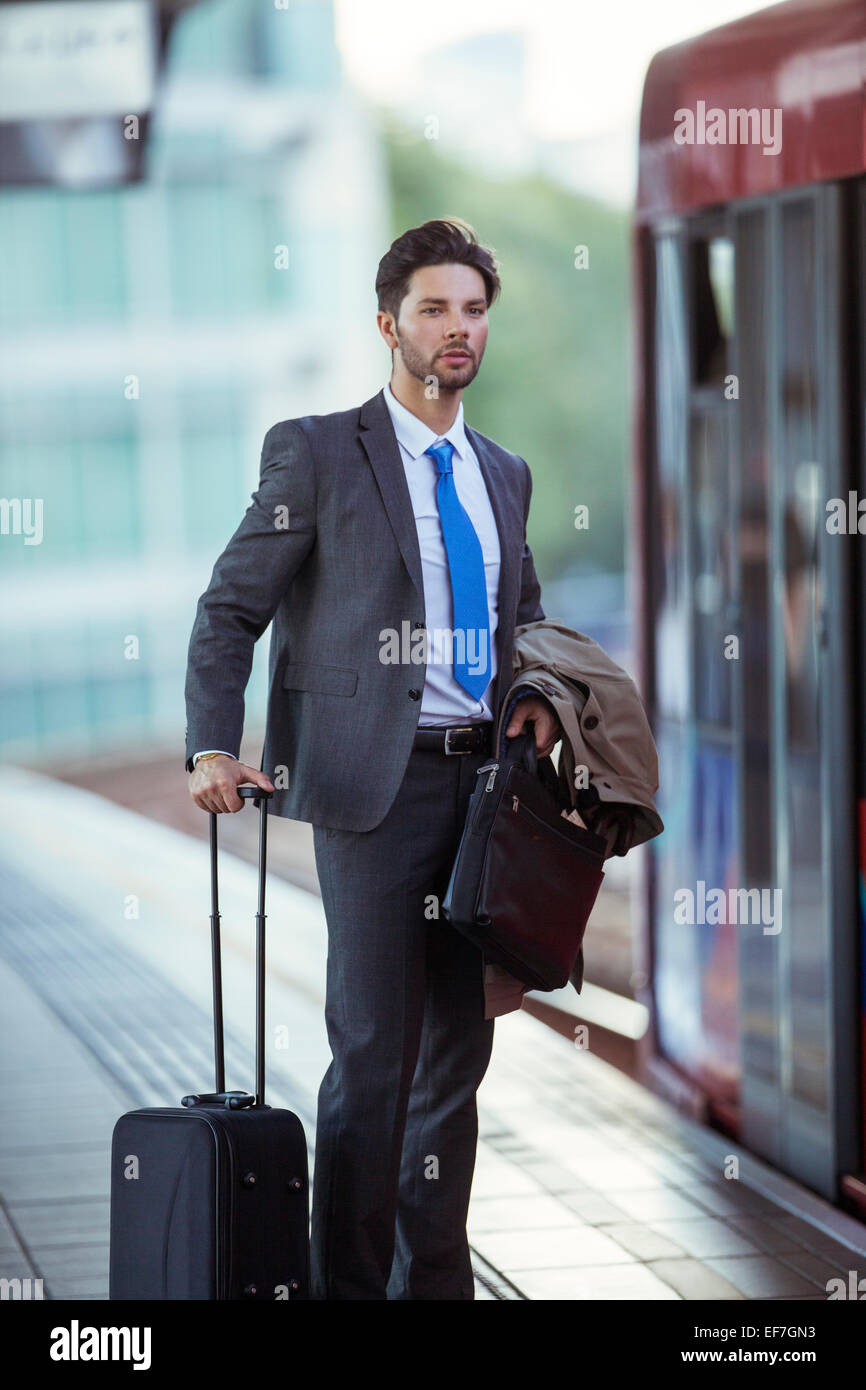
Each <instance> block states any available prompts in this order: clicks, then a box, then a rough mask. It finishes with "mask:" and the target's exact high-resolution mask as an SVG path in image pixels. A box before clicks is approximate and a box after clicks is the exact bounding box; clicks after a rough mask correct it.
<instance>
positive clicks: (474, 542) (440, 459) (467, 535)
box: [424, 439, 490, 700]
mask: <svg viewBox="0 0 866 1390" xmlns="http://www.w3.org/2000/svg"><path fill="white" fill-rule="evenodd" d="M424 452H425V454H429V455H430V457H431V458H432V459H434V460H435V462H436V467H437V468H438V470H439V481H438V483H437V484H436V505H437V506H438V508H439V519H440V521H441V522H442V538H443V540H444V542H445V553H446V555H447V556H448V570H449V573H450V576H451V597H452V600H453V605H454V607H453V616H452V619H451V626H452V628H453V629H454V632H455V638H454V679H455V680H456V681H457V683H458V685H461V686H462V687H463V689H464V690H465V691H466V693H467V694H468V695H471V696H472V698H473V699H474V700H480V699H481V696H482V695H483V694H484V691H485V690H486V689H487V687H488V685H489V684H490V660H489V653H490V613H489V610H488V607H487V583H486V580H485V578H484V554H483V552H482V549H481V542H480V541H479V539H478V533H477V532H476V530H475V527H474V526H473V525H472V522H471V521H470V519H469V516H468V514H467V513H466V511H465V510H464V508H463V506H462V504H461V501H460V498H459V497H458V496H457V487H456V485H455V483H454V473H453V471H452V468H451V455H452V454H453V453H454V445H453V444H450V443H449V441H448V440H447V439H446V440H444V441H443V443H442V444H431V446H430V448H429V449H425V450H424ZM479 667H480V668H481V670H480V672H479Z"/></svg>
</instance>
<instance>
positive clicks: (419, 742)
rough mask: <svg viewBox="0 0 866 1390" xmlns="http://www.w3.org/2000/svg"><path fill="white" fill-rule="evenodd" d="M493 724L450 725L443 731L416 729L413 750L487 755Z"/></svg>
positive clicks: (490, 722) (451, 754)
mask: <svg viewBox="0 0 866 1390" xmlns="http://www.w3.org/2000/svg"><path fill="white" fill-rule="evenodd" d="M492 730H493V723H492V721H491V720H489V719H488V720H487V721H486V722H485V723H479V724H452V725H451V726H450V727H449V728H447V729H445V728H442V729H418V730H417V731H416V733H415V741H414V743H413V744H412V747H413V748H427V749H431V750H432V751H434V752H438V753H447V754H448V755H449V756H453V754H455V753H476V752H481V753H489V751H490V746H491V742H492Z"/></svg>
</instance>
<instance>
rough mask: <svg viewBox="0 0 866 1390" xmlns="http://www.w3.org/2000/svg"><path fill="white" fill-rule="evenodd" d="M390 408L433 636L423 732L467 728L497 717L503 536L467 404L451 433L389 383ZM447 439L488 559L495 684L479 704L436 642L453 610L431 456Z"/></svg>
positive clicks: (447, 646)
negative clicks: (467, 425) (438, 428)
mask: <svg viewBox="0 0 866 1390" xmlns="http://www.w3.org/2000/svg"><path fill="white" fill-rule="evenodd" d="M384 395H385V404H386V406H387V407H388V412H389V414H390V416H391V421H392V423H393V425H394V433H395V434H396V436H397V443H398V444H399V446H400V456H401V458H402V460H403V468H404V471H405V473H406V482H407V484H408V487H409V496H410V497H411V499H412V510H413V512H414V514H415V526H416V529H417V531H418V547H419V549H420V551H421V573H422V578H423V582H424V607H425V610H426V627H427V632H428V634H429V641H428V652H427V672H426V679H425V682H424V692H423V695H422V697H421V711H420V714H419V717H418V723H419V727H421V728H430V727H434V726H436V725H448V724H461V723H467V722H472V723H474V722H478V721H480V720H485V719H492V718H493V714H492V711H491V701H492V697H493V682H494V680H495V678H496V627H497V623H498V618H499V602H498V595H499V560H500V550H499V532H498V531H497V529H496V518H495V517H494V515H493V508H492V507H491V505H490V497H489V496H488V493H487V486H486V484H485V482H484V475H483V473H482V472H481V467H480V465H479V463H478V459H477V458H476V456H475V451H474V450H473V448H472V446H471V444H470V443H469V440H468V439H467V437H466V432H465V430H464V428H463V402H462V401H461V402H460V405H459V406H458V408H457V414H456V416H455V418H454V423H453V425H452V426H451V428H450V429H449V430H447V431H446V432H445V434H436V433H435V432H434V431H433V430H432V429H431V428H430V426H429V425H425V423H424V421H423V420H420V419H419V418H418V416H417V415H413V414H412V412H411V410H407V409H406V407H405V406H404V405H402V404H401V402H400V401H398V400H397V397H396V396H395V395H394V393H393V391H392V390H391V387H390V385H389V384H386V386H385V391H384ZM446 439H447V440H448V442H449V444H451V445H452V446H453V449H454V453H453V454H452V457H451V467H452V469H453V474H454V486H455V487H456V489H457V495H458V497H459V498H460V501H461V503H462V505H463V508H464V510H465V511H466V512H467V513H468V515H469V519H470V521H471V522H472V525H473V526H474V527H475V530H476V533H477V535H478V540H479V541H480V543H481V552H482V555H483V556H484V578H485V582H486V586H487V611H488V616H489V622H490V652H489V656H490V680H489V682H488V684H487V687H486V689H485V690H484V692H483V693H482V696H481V699H480V700H474V699H473V698H472V696H471V695H470V694H468V692H467V691H465V690H464V689H463V687H462V686H461V685H458V683H457V681H456V680H455V679H454V667H453V662H452V660H451V658H452V656H453V651H452V648H451V643H450V642H448V641H443V642H442V643H441V646H439V645H437V643H436V641H435V634H436V632H437V631H438V632H442V633H445V632H450V631H451V628H452V614H453V605H452V600H451V577H450V573H449V570H448V556H447V554H446V551H445V541H444V539H443V536H442V523H441V521H440V518H439V508H438V506H437V505H436V486H437V483H438V481H439V471H438V469H437V467H436V461H435V459H432V458H431V457H430V456H429V455H428V454H425V452H424V451H425V449H429V448H430V446H431V445H433V444H441V443H442V442H443V441H444V440H446Z"/></svg>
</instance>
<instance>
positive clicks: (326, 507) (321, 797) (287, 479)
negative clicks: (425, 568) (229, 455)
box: [186, 391, 544, 830]
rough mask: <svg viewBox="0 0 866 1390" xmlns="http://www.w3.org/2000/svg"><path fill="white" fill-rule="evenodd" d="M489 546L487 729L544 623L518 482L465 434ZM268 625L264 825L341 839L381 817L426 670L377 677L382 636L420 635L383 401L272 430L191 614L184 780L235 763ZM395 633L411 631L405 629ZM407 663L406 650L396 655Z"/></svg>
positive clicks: (412, 551) (415, 575)
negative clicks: (224, 757)
mask: <svg viewBox="0 0 866 1390" xmlns="http://www.w3.org/2000/svg"><path fill="white" fill-rule="evenodd" d="M466 433H467V435H468V437H469V440H470V442H471V444H472V447H473V448H474V450H475V452H476V454H477V456H478V461H479V464H480V466H481V471H482V474H483V476H484V481H485V483H486V485H487V491H488V493H489V495H490V501H491V504H492V507H493V514H494V517H495V519H496V526H497V530H498V533H499V542H500V549H501V562H500V574H499V623H498V629H497V657H498V666H497V679H496V685H495V689H494V711H493V712H494V715H495V714H496V712H497V710H498V709H499V706H500V704H501V702H502V699H503V696H504V694H505V692H506V690H507V689H508V687H509V685H510V684H511V679H512V664H513V658H512V644H513V636H514V629H515V627H517V626H518V625H519V624H522V623H528V622H532V621H533V620H534V619H539V618H543V617H544V612H543V610H542V607H541V603H540V587H539V583H538V579H537V578H536V574H535V566H534V564H533V561H532V553H531V551H530V549H529V547H528V545H527V544H526V519H527V516H528V514H529V499H530V494H531V490H532V482H531V478H530V473H529V468H528V466H527V464H526V462H525V461H524V460H523V459H522V458H520V456H519V455H517V454H512V453H510V452H509V451H508V450H507V449H503V448H502V446H501V445H499V444H495V443H494V442H493V440H492V439H487V438H486V437H485V436H484V435H483V434H479V433H478V431H477V430H472V429H469V428H468V426H467V427H466ZM271 619H273V631H272V635H271V649H270V668H269V669H270V691H269V696H268V710H267V724H266V732H265V743H264V750H263V754H262V763H261V766H262V770H263V771H265V772H267V774H268V776H269V777H270V778H271V780H272V781H273V782H274V786H275V788H276V791H275V793H274V796H273V799H272V801H271V803H270V807H269V809H270V810H272V811H273V812H274V814H276V815H278V816H288V817H290V818H291V819H292V820H302V821H311V822H313V824H317V825H326V826H330V827H333V828H334V829H338V830H371V829H372V828H373V827H374V826H375V825H378V824H379V822H380V821H381V820H382V819H383V818H384V816H385V815H386V813H387V811H388V809H389V807H390V805H391V803H392V801H393V800H394V797H395V796H396V794H397V790H398V788H399V786H400V783H401V781H402V778H403V774H404V772H405V770H406V765H407V763H408V760H409V754H410V752H411V748H412V740H413V738H414V735H415V730H416V728H417V727H418V716H419V713H420V709H421V693H422V689H423V685H424V666H423V665H413V664H383V662H382V661H381V660H380V655H379V654H380V651H381V649H382V642H383V639H382V636H381V634H382V632H383V629H386V628H393V629H395V630H396V631H397V632H398V633H401V632H406V633H408V632H411V630H412V629H413V628H416V627H419V626H420V627H423V626H424V625H425V610H424V585H423V579H422V572H421V554H420V550H419V548H418V533H417V529H416V526H415V518H414V515H413V511H412V503H411V499H410V496H409V488H408V486H407V483H406V475H405V472H404V468H403V460H402V457H401V455H400V447H399V445H398V443H397V438H396V436H395V434H394V428H393V425H392V423H391V416H390V414H389V413H388V407H387V406H386V404H385V398H384V393H383V392H382V391H379V392H378V393H377V395H375V396H373V397H371V399H370V400H368V401H365V403H364V404H363V405H362V406H360V407H355V408H354V409H352V410H342V411H336V412H335V413H334V414H332V415H306V416H302V417H301V418H299V419H296V420H283V421H281V422H280V423H279V424H277V425H274V426H272V428H271V429H269V430H268V432H267V434H266V435H265V439H264V444H263V446H262V459H261V476H260V480H259V486H258V489H257V490H256V492H254V493H253V494H252V504H251V505H250V506H249V507H248V508H247V511H246V513H245V514H244V517H243V520H242V521H241V523H240V525H239V526H238V528H237V530H236V531H235V533H234V535H233V536H232V538H231V540H230V541H229V542H228V545H227V546H226V548H225V550H224V551H223V553H222V554H221V555H220V557H219V559H218V560H217V562H216V564H215V565H214V568H213V574H212V575H211V580H210V583H209V584H208V587H207V589H206V590H205V592H204V593H203V594H202V596H201V598H200V599H199V601H198V607H197V610H196V617H195V623H194V625H193V629H192V635H191V637H190V643H189V657H188V664H187V677H186V710H187V730H186V767H187V770H188V771H192V755H193V754H194V753H196V752H198V751H199V750H200V749H204V748H223V749H225V750H226V752H229V753H234V754H235V755H238V754H239V751H240V742H241V734H242V731H243V720H244V690H245V688H246V685H247V681H248V679H249V674H250V669H251V666H252V659H253V648H254V644H255V642H256V641H257V639H258V638H259V637H260V636H261V635H262V633H263V632H264V630H265V628H266V627H267V626H268V623H269V622H270V621H271ZM403 624H407V625H408V626H407V627H406V628H405V629H404V628H403V627H402V625H403ZM406 645H407V647H408V645H409V644H408V642H407V644H406Z"/></svg>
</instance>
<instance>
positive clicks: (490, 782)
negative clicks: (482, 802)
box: [484, 767, 499, 793]
mask: <svg viewBox="0 0 866 1390" xmlns="http://www.w3.org/2000/svg"><path fill="white" fill-rule="evenodd" d="M498 771H499V769H498V768H497V767H495V768H494V769H493V771H492V772H491V774H490V776H489V777H488V778H487V786H486V787H485V788H484V791H485V793H487V792H492V791H493V783H494V782H495V781H496V774H497V772H498Z"/></svg>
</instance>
